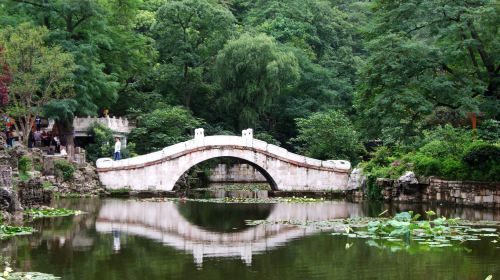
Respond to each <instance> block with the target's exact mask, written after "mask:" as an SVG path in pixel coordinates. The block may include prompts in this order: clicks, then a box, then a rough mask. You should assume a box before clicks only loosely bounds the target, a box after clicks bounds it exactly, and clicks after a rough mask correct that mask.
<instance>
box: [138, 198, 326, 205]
mask: <svg viewBox="0 0 500 280" xmlns="http://www.w3.org/2000/svg"><path fill="white" fill-rule="evenodd" d="M141 201H149V202H164V201H180V202H183V201H193V202H206V203H254V204H255V203H284V202H285V203H310V202H321V201H325V199H324V198H310V197H305V196H304V197H295V196H294V197H273V198H240V197H225V198H173V197H154V198H145V199H141Z"/></svg>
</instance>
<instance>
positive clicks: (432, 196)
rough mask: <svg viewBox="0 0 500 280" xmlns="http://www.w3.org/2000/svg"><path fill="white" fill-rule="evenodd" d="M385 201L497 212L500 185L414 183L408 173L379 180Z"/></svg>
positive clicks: (468, 182)
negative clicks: (463, 207)
mask: <svg viewBox="0 0 500 280" xmlns="http://www.w3.org/2000/svg"><path fill="white" fill-rule="evenodd" d="M377 185H378V187H379V188H380V189H381V194H382V197H383V199H384V200H386V201H398V202H437V203H443V204H454V205H463V206H473V207H487V208H499V209H500V182H473V181H445V180H440V179H437V178H428V179H425V180H417V179H416V177H415V176H414V175H413V174H412V173H407V174H405V176H403V177H401V178H400V179H398V180H391V179H378V180H377Z"/></svg>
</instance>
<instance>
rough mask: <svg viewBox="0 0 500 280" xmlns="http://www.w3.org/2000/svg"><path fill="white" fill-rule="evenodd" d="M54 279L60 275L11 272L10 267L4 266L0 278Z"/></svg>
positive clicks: (20, 279) (5, 279)
mask: <svg viewBox="0 0 500 280" xmlns="http://www.w3.org/2000/svg"><path fill="white" fill-rule="evenodd" d="M28 279H30V280H56V279H61V277H56V276H54V275H52V274H47V273H41V272H13V270H12V268H11V267H9V266H6V267H5V269H4V271H3V274H2V276H0V280H28Z"/></svg>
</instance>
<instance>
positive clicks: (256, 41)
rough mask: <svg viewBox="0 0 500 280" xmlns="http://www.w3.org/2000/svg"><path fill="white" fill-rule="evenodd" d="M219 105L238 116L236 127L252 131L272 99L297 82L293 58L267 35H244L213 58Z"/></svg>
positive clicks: (297, 70) (297, 74)
mask: <svg viewBox="0 0 500 280" xmlns="http://www.w3.org/2000/svg"><path fill="white" fill-rule="evenodd" d="M216 75H217V77H218V79H219V81H220V85H221V88H222V91H223V92H224V99H223V102H224V103H225V104H226V106H227V107H228V108H231V113H233V114H235V116H236V115H237V116H238V124H237V125H236V127H239V128H240V129H242V128H245V127H255V125H256V123H257V121H258V120H259V118H260V117H262V115H263V114H265V113H268V112H269V110H270V108H271V106H272V105H273V103H274V102H275V100H276V98H277V97H278V96H280V95H281V94H282V93H283V92H285V89H286V88H287V87H290V86H292V85H294V83H295V82H296V81H297V80H298V78H299V67H298V62H297V58H296V57H295V56H294V55H293V53H291V52H289V51H286V50H284V49H283V48H282V47H280V46H279V45H278V44H277V43H276V41H275V40H274V39H273V38H272V37H269V36H267V35H264V34H259V35H256V36H251V35H249V34H245V35H243V36H241V37H240V38H239V39H237V40H234V41H231V42H229V43H228V44H227V45H226V46H225V47H224V49H223V50H221V51H220V52H219V54H218V56H217V61H216Z"/></svg>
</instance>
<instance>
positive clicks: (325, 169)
mask: <svg viewBox="0 0 500 280" xmlns="http://www.w3.org/2000/svg"><path fill="white" fill-rule="evenodd" d="M222 157H230V158H237V159H239V160H242V161H244V162H246V163H248V164H250V165H252V166H253V167H255V168H256V169H257V170H259V171H260V172H261V173H262V175H264V177H265V178H266V179H267V181H268V182H269V184H270V185H271V188H273V189H274V190H282V191H336V190H345V189H346V188H347V181H348V178H349V171H350V168H351V164H350V162H348V161H345V160H328V161H321V160H317V159H313V158H309V157H304V156H301V155H297V154H294V153H291V152H289V151H287V150H286V149H283V148H281V147H278V146H275V145H272V144H268V143H266V142H264V141H261V140H257V139H254V138H253V131H252V129H247V130H243V132H242V136H241V137H240V136H227V135H217V136H207V137H205V136H204V131H203V129H201V128H199V129H196V130H195V137H194V139H192V140H189V141H186V142H182V143H178V144H175V145H172V146H169V147H166V148H164V149H163V150H161V151H158V152H154V153H150V154H147V155H142V156H137V157H133V158H128V159H123V160H119V161H113V160H112V159H110V158H101V159H98V160H97V163H96V165H97V172H98V174H99V178H100V180H101V182H102V184H103V185H104V186H106V188H108V189H120V188H130V189H132V190H137V191H141V190H162V191H171V190H173V188H174V186H175V183H176V182H177V181H178V180H179V178H180V177H181V176H182V175H183V174H184V173H185V172H187V171H188V170H189V169H190V168H192V167H193V166H195V165H197V164H199V163H201V162H203V161H206V160H209V159H213V158H222Z"/></svg>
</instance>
